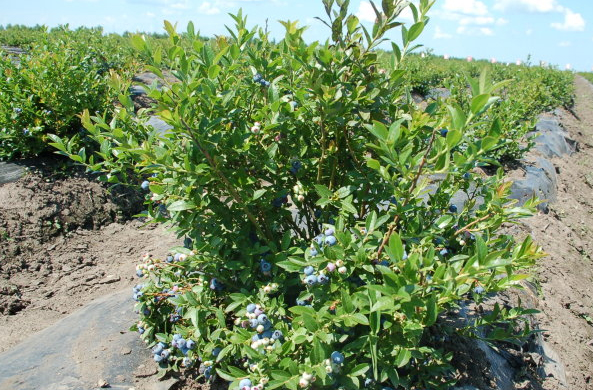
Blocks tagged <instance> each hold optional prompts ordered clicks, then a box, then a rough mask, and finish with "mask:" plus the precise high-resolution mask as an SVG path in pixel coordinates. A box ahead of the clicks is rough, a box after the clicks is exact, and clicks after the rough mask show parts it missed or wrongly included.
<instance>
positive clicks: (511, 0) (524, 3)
mask: <svg viewBox="0 0 593 390" xmlns="http://www.w3.org/2000/svg"><path fill="white" fill-rule="evenodd" d="M494 9H495V10H497V11H515V12H530V13H547V12H562V11H563V10H564V7H562V6H561V5H559V4H558V3H557V2H556V0H496V1H495V4H494Z"/></svg>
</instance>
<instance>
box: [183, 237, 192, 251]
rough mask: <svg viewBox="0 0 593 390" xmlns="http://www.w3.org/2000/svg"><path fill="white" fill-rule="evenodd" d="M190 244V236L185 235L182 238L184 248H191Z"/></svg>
mask: <svg viewBox="0 0 593 390" xmlns="http://www.w3.org/2000/svg"><path fill="white" fill-rule="evenodd" d="M192 244H193V241H192V239H191V238H189V237H185V238H184V239H183V246H184V247H185V248H187V249H191V248H192Z"/></svg>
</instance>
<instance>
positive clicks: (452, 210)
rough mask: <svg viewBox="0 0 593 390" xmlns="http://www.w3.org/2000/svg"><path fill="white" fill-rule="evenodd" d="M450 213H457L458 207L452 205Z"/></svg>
mask: <svg viewBox="0 0 593 390" xmlns="http://www.w3.org/2000/svg"><path fill="white" fill-rule="evenodd" d="M449 211H450V212H452V213H456V212H457V206H456V205H454V204H452V205H450V206H449Z"/></svg>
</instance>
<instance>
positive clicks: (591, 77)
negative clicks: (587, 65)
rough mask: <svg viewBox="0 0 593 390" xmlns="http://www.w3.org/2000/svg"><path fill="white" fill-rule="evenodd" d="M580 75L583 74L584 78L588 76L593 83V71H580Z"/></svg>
mask: <svg viewBox="0 0 593 390" xmlns="http://www.w3.org/2000/svg"><path fill="white" fill-rule="evenodd" d="M579 75H580V76H583V77H584V78H586V79H587V80H588V81H589V82H590V83H593V73H591V72H580V73H579Z"/></svg>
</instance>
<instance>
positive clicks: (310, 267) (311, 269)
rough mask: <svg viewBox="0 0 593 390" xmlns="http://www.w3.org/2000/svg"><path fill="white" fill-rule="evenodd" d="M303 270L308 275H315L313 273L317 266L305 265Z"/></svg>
mask: <svg viewBox="0 0 593 390" xmlns="http://www.w3.org/2000/svg"><path fill="white" fill-rule="evenodd" d="M303 272H304V273H305V275H307V276H309V275H313V273H314V272H315V268H313V267H312V266H310V265H309V266H307V267H305V269H304V270H303Z"/></svg>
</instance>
